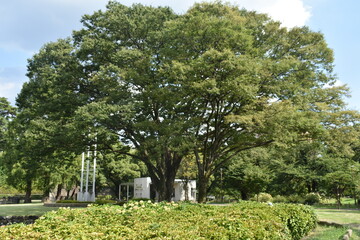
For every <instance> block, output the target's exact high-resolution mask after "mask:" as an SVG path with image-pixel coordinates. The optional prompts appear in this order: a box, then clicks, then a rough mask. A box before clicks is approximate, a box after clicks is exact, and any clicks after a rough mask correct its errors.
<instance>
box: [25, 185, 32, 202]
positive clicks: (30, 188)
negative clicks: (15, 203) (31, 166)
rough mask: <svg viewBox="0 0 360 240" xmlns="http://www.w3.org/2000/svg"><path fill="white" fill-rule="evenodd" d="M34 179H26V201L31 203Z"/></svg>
mask: <svg viewBox="0 0 360 240" xmlns="http://www.w3.org/2000/svg"><path fill="white" fill-rule="evenodd" d="M31 191H32V180H27V181H26V188H25V198H24V203H31Z"/></svg>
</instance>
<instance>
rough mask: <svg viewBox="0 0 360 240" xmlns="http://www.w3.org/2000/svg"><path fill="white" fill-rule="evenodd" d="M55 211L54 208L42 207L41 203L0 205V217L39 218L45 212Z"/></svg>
mask: <svg viewBox="0 0 360 240" xmlns="http://www.w3.org/2000/svg"><path fill="white" fill-rule="evenodd" d="M56 209H57V208H54V207H44V206H43V203H29V204H1V205H0V216H30V215H34V216H41V215H43V214H44V213H45V212H48V211H52V210H56Z"/></svg>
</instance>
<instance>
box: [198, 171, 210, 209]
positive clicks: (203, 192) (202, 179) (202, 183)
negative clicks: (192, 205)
mask: <svg viewBox="0 0 360 240" xmlns="http://www.w3.org/2000/svg"><path fill="white" fill-rule="evenodd" d="M200 172H201V173H200ZM198 180H199V181H198V202H199V203H205V202H206V197H207V190H208V185H209V178H208V177H207V174H203V172H202V171H199V179H198Z"/></svg>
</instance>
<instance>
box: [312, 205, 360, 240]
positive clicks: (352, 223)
mask: <svg viewBox="0 0 360 240" xmlns="http://www.w3.org/2000/svg"><path fill="white" fill-rule="evenodd" d="M315 212H316V214H317V215H318V218H319V220H320V221H326V222H334V223H339V224H343V225H344V228H336V227H325V226H318V227H317V228H316V230H315V231H314V232H313V233H311V234H310V235H309V237H307V238H306V240H328V239H329V240H330V239H342V238H340V237H341V236H343V235H344V234H345V233H346V230H347V229H349V228H351V229H352V230H353V235H352V237H351V239H355V240H360V210H347V209H323V208H316V209H315Z"/></svg>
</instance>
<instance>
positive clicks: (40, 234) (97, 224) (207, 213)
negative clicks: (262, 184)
mask: <svg viewBox="0 0 360 240" xmlns="http://www.w3.org/2000/svg"><path fill="white" fill-rule="evenodd" d="M315 224H316V217H315V214H314V212H313V211H312V210H311V209H310V208H308V207H306V206H301V205H275V206H272V207H271V206H268V205H267V204H261V203H251V202H242V203H240V204H235V205H232V206H226V207H218V206H209V205H199V204H195V205H189V204H177V203H152V202H151V201H138V202H130V203H128V204H126V205H124V206H123V207H119V206H108V205H103V206H92V207H88V208H86V209H65V208H61V209H59V210H58V211H57V212H50V213H47V214H45V215H44V216H42V217H41V218H40V219H39V220H37V221H36V223H35V224H34V225H29V226H24V225H13V226H9V227H3V228H0V236H1V237H2V239H13V238H14V237H15V238H16V239H49V238H51V239H64V238H67V239H79V238H83V239H84V238H87V239H165V238H171V239H179V240H180V239H269V240H270V239H271V240H272V239H279V240H280V239H282V240H283V239H289V240H290V239H294V240H298V239H300V238H301V237H303V236H305V235H306V234H307V233H308V232H309V231H311V230H312V229H313V228H314V227H315Z"/></svg>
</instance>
